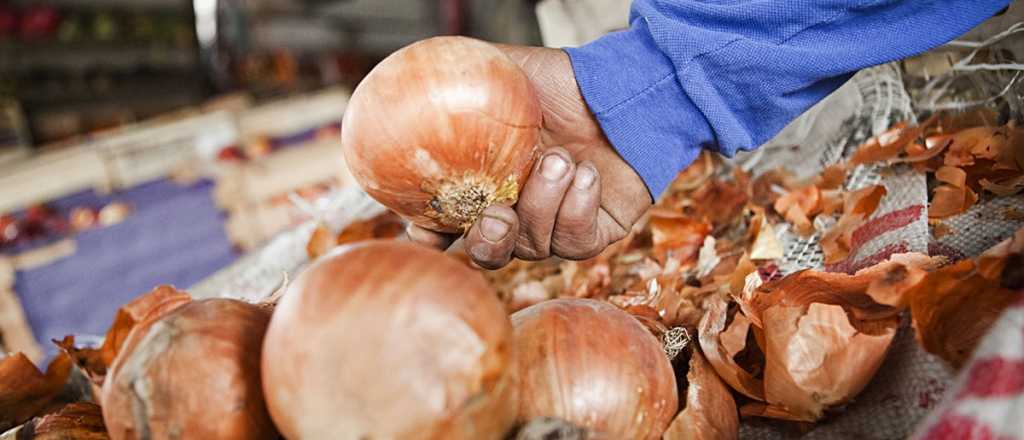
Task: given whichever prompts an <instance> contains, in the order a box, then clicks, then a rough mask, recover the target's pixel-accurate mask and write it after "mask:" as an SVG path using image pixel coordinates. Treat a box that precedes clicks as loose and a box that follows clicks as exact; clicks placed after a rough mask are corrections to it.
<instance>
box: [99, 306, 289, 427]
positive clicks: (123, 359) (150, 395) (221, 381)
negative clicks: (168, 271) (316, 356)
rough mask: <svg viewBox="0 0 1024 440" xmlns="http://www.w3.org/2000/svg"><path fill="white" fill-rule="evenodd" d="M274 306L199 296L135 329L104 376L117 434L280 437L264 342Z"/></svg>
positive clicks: (106, 404)
mask: <svg viewBox="0 0 1024 440" xmlns="http://www.w3.org/2000/svg"><path fill="white" fill-rule="evenodd" d="M269 321H270V313H269V311H268V310H267V309H265V308H261V307H259V306H256V305H252V304H249V303H245V302H242V301H237V300H231V299H206V300H199V301H193V302H190V303H188V304H185V305H183V306H180V307H179V308H178V309H176V310H174V311H173V312H171V313H168V314H166V315H164V316H162V317H160V318H159V319H156V320H150V321H147V322H143V323H141V324H139V325H138V326H136V327H135V329H134V330H132V332H131V334H130V335H129V336H128V339H127V340H126V341H125V343H124V345H123V346H122V349H121V351H120V352H119V353H118V355H117V358H116V359H115V360H114V363H113V364H112V365H111V366H110V370H109V371H108V373H107V377H106V380H104V383H103V419H104V421H105V422H106V424H107V429H108V430H109V432H110V437H111V438H112V439H115V440H117V439H192V438H195V439H200V438H209V439H213V438H216V439H273V438H277V437H276V436H277V432H276V431H275V429H274V426H273V424H272V423H271V421H270V417H269V416H268V414H267V410H266V407H265V406H264V404H263V393H262V388H261V387H260V383H259V380H260V373H259V368H260V349H261V344H262V341H263V334H264V332H265V330H266V327H267V324H268V323H269Z"/></svg>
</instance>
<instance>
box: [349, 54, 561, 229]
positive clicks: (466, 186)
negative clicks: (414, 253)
mask: <svg viewBox="0 0 1024 440" xmlns="http://www.w3.org/2000/svg"><path fill="white" fill-rule="evenodd" d="M540 125H541V113H540V106H539V101H538V99H537V96H536V92H535V91H534V89H533V86H532V85H531V84H530V82H529V80H528V79H527V77H526V75H525V74H524V73H523V71H522V70H521V69H520V68H519V67H518V66H517V65H516V64H515V63H514V62H512V60H510V59H509V58H508V57H506V56H505V55H504V54H503V53H502V52H501V51H500V50H498V49H497V48H495V47H494V46H492V45H490V44H487V43H484V42H482V41H478V40H473V39H470V38H465V37H435V38H430V39H427V40H423V41H420V42H418V43H415V44H412V45H410V46H407V47H405V48H403V49H401V50H399V51H397V52H395V53H394V54H392V55H391V56H389V57H388V58H387V59H385V60H384V61H382V62H381V63H380V64H378V65H377V66H376V67H375V68H374V69H373V71H371V72H370V74H369V75H367V77H366V78H365V79H364V80H363V81H362V82H361V83H360V84H359V87H357V88H356V90H355V92H354V93H353V95H352V99H351V100H350V101H349V103H348V107H347V108H346V110H345V118H344V121H343V123H342V132H341V140H342V145H343V148H344V152H345V160H346V163H347V165H348V167H349V170H350V171H351V172H352V174H353V176H355V178H356V180H357V181H359V183H360V185H361V186H362V187H363V189H365V190H366V192H367V193H369V194H370V195H371V196H373V197H374V198H375V199H377V200H378V201H379V202H381V203H382V204H384V205H385V206H387V207H388V208H391V209H392V210H394V211H396V212H398V213H399V214H401V215H402V216H404V217H406V218H408V219H409V220H411V221H412V222H414V223H416V224H418V225H420V226H423V227H426V228H429V229H433V230H437V231H442V232H461V231H463V230H465V229H466V228H468V227H469V226H470V225H472V224H473V221H474V220H475V219H476V218H477V216H479V214H480V213H481V212H482V211H483V210H484V208H486V207H487V206H490V205H491V204H496V203H507V204H511V203H514V202H515V201H516V199H517V197H518V194H519V188H520V186H521V185H522V183H523V182H525V179H526V177H527V175H528V174H529V171H530V166H531V164H532V162H533V159H534V154H535V151H536V149H537V144H538V138H539V133H540Z"/></svg>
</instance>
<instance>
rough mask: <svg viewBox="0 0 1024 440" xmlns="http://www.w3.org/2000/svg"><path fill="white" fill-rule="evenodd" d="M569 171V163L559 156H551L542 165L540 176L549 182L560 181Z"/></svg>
mask: <svg viewBox="0 0 1024 440" xmlns="http://www.w3.org/2000/svg"><path fill="white" fill-rule="evenodd" d="M568 170H569V163H567V162H566V161H565V159H562V157H561V156H559V155H557V154H549V155H547V156H546V157H545V158H544V162H541V164H540V174H541V175H543V176H544V178H545V179H548V180H558V179H561V178H562V176H564V175H565V172H566V171H568Z"/></svg>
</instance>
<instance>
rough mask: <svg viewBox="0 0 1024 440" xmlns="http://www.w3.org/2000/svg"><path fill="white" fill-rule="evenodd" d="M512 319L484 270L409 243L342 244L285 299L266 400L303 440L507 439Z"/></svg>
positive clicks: (274, 327) (266, 363)
mask: <svg viewBox="0 0 1024 440" xmlns="http://www.w3.org/2000/svg"><path fill="white" fill-rule="evenodd" d="M511 339H512V326H511V324H510V323H509V321H508V317H507V316H506V314H505V310H504V308H503V306H502V304H501V302H500V301H499V300H498V299H497V297H496V296H495V294H494V292H493V291H492V290H491V288H490V286H489V285H488V284H487V282H486V281H484V279H483V277H482V276H481V275H480V274H479V273H478V272H476V271H474V270H472V269H470V268H469V267H467V266H466V265H464V264H463V263H460V262H458V261H456V260H454V259H452V258H449V257H446V256H445V255H444V254H442V253H441V252H439V251H436V250H433V249H428V248H425V247H421V246H417V245H415V244H412V243H409V242H398V241H365V242H360V243H357V244H352V245H346V246H342V247H340V248H338V250H337V251H336V252H335V253H332V254H328V255H327V256H325V257H323V258H322V259H320V260H319V261H317V262H316V263H314V264H313V265H312V266H311V267H310V268H309V269H307V270H306V271H305V272H303V273H302V274H301V275H299V277H298V278H297V279H296V280H295V282H294V283H293V284H292V285H291V286H289V287H288V290H287V291H286V293H285V294H284V297H283V298H282V299H281V302H280V303H279V304H278V305H277V309H276V310H275V312H274V317H273V319H272V320H271V323H270V329H269V330H268V332H267V339H266V342H265V344H264V354H263V386H264V389H265V394H266V397H267V406H268V407H269V409H270V414H271V416H272V417H273V419H274V421H275V422H276V423H277V426H278V428H280V429H281V432H282V433H283V434H284V435H285V437H287V438H289V439H292V440H296V439H385V438H386V439H413V438H414V439H446V440H448V439H453V440H458V439H485V440H486V439H500V438H502V436H503V435H504V434H505V433H506V431H508V429H509V428H510V427H511V425H512V423H513V421H514V416H515V414H514V404H515V400H514V395H510V393H511V392H513V391H514V387H513V386H512V385H513V380H512V378H511V377H510V374H509V372H510V371H511V368H508V367H509V366H510V365H511V364H512V357H511V356H512V354H511V348H512V347H511Z"/></svg>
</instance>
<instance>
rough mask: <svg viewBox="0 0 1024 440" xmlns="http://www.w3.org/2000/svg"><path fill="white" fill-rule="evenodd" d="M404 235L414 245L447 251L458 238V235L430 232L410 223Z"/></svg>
mask: <svg viewBox="0 0 1024 440" xmlns="http://www.w3.org/2000/svg"><path fill="white" fill-rule="evenodd" d="M405 234H406V236H408V237H409V240H410V241H412V242H415V243H419V244H422V245H425V246H430V247H433V248H437V249H440V250H445V249H448V247H449V246H451V245H452V243H454V242H455V240H456V239H458V238H459V235H458V234H442V233H440V232H435V231H431V230H429V229H424V228H421V227H419V226H416V225H414V224H412V223H410V224H409V226H408V227H407V228H405Z"/></svg>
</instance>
